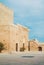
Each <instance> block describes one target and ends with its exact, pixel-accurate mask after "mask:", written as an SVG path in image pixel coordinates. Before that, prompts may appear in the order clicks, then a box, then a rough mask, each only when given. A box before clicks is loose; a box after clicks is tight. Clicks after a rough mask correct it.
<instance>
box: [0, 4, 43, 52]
mask: <svg viewBox="0 0 44 65" xmlns="http://www.w3.org/2000/svg"><path fill="white" fill-rule="evenodd" d="M13 20H14V12H13V11H12V10H10V9H9V8H8V7H6V6H4V5H3V4H2V3H0V42H2V43H3V44H4V45H5V47H6V50H4V51H3V52H11V51H40V49H39V48H38V47H39V46H40V47H42V50H43V51H44V44H42V45H38V44H39V43H38V42H37V41H35V40H30V41H28V32H29V29H28V28H26V27H24V26H22V25H20V24H17V25H15V24H14V23H13Z"/></svg>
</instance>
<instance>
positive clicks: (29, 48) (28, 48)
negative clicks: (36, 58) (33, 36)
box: [28, 43, 30, 51]
mask: <svg viewBox="0 0 44 65" xmlns="http://www.w3.org/2000/svg"><path fill="white" fill-rule="evenodd" d="M28 51H30V43H28Z"/></svg>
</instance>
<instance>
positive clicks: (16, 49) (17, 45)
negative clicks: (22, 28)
mask: <svg viewBox="0 0 44 65" xmlns="http://www.w3.org/2000/svg"><path fill="white" fill-rule="evenodd" d="M16 51H18V43H16Z"/></svg>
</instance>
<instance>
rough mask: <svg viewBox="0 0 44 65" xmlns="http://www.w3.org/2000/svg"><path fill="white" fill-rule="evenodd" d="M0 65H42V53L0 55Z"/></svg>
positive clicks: (43, 57)
mask: <svg viewBox="0 0 44 65" xmlns="http://www.w3.org/2000/svg"><path fill="white" fill-rule="evenodd" d="M0 65H44V52H27V53H26V52H25V53H20V52H18V53H16V52H15V53H12V54H0Z"/></svg>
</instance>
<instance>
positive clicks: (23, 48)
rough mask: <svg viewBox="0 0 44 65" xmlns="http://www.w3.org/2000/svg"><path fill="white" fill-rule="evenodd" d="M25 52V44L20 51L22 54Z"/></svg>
mask: <svg viewBox="0 0 44 65" xmlns="http://www.w3.org/2000/svg"><path fill="white" fill-rule="evenodd" d="M24 50H25V45H24V43H23V46H22V47H21V48H20V51H21V52H22V51H24Z"/></svg>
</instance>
